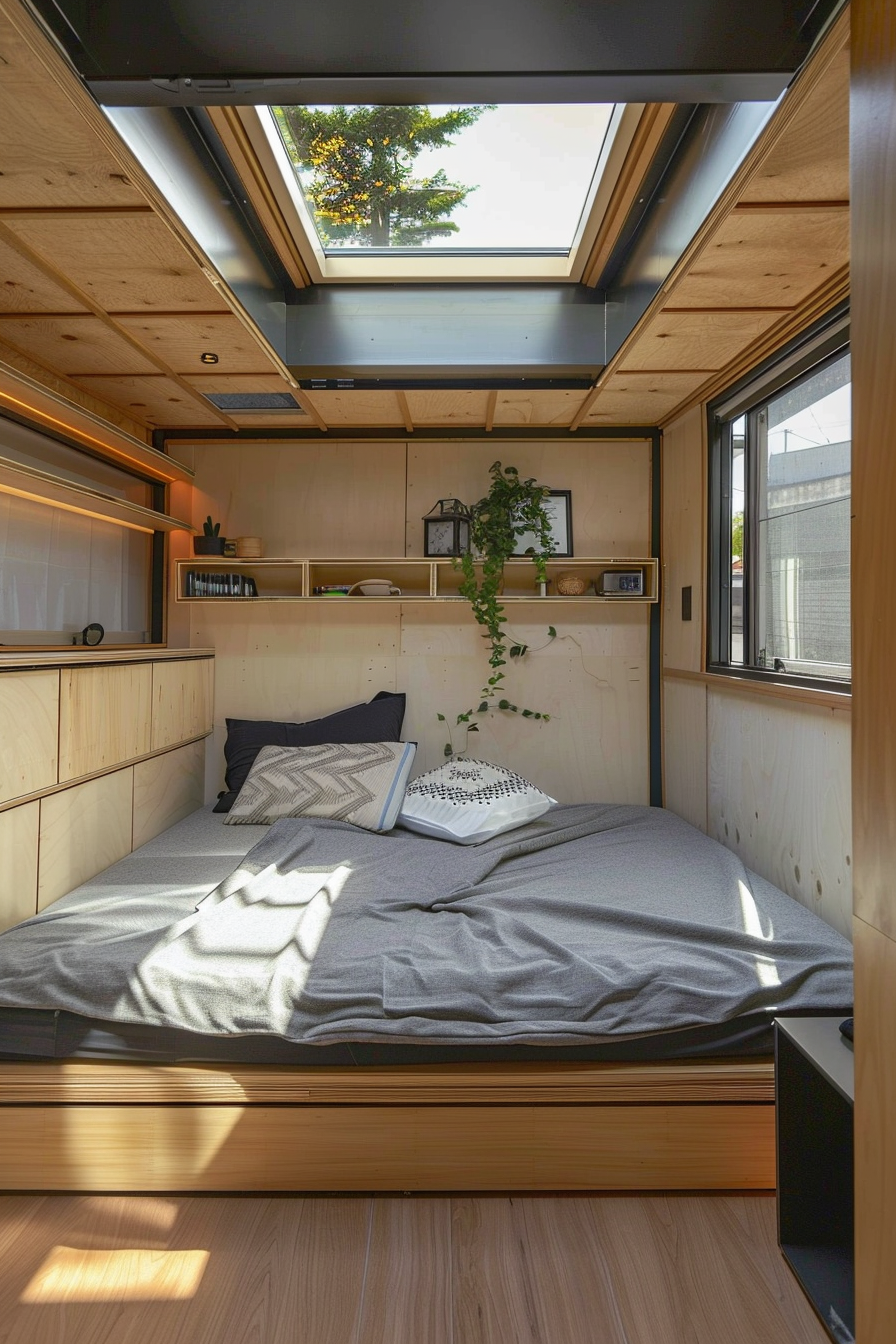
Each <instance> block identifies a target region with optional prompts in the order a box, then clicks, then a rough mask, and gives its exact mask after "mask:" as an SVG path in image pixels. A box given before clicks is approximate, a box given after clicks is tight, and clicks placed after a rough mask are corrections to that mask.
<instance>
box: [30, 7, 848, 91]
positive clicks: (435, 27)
mask: <svg viewBox="0 0 896 1344" xmlns="http://www.w3.org/2000/svg"><path fill="white" fill-rule="evenodd" d="M33 2H34V4H35V7H36V8H37V9H38V11H39V12H40V13H41V14H42V15H43V17H44V19H45V21H46V22H47V23H48V24H49V26H50V27H51V28H52V29H53V30H54V32H55V33H56V35H57V36H58V38H59V39H60V41H61V42H62V43H63V45H64V46H65V47H66V49H67V50H68V52H69V54H70V56H71V58H72V60H73V61H74V63H75V65H76V68H77V69H78V70H79V71H80V73H81V74H82V75H83V76H84V77H85V78H86V79H87V80H88V81H89V82H90V84H91V87H92V88H93V90H94V92H95V93H96V95H97V97H99V98H100V100H101V101H103V102H107V103H110V104H111V103H117V104H119V105H121V104H122V103H126V102H130V103H132V104H135V105H136V104H146V103H153V102H157V103H168V104H169V105H171V104H178V103H179V104H180V105H187V104H191V103H196V102H205V103H213V102H227V103H233V102H253V101H254V102H274V101H278V100H283V99H284V97H286V98H290V99H291V100H292V101H304V102H308V101H333V100H335V99H336V95H337V94H338V101H342V102H368V101H374V100H375V101H393V100H396V99H397V100H398V101H405V102H412V101H423V102H426V101H436V100H438V101H442V100H445V101H470V100H471V99H474V100H481V99H483V98H486V97H487V98H489V100H490V101H495V100H496V98H497V97H498V96H499V92H498V91H500V90H503V92H500V97H502V98H503V99H504V100H505V101H506V100H507V94H508V92H509V94H510V97H511V99H512V100H513V101H536V102H537V101H545V100H546V99H548V98H549V99H550V100H557V99H558V98H560V97H561V91H562V88H563V87H564V86H565V87H566V88H567V90H568V91H570V98H571V100H580V101H581V100H589V101H591V100H593V98H594V97H595V95H596V91H598V90H599V88H600V87H601V86H602V84H603V86H605V87H606V89H607V90H608V92H607V94H606V96H607V97H612V98H613V99H614V100H616V101H634V100H642V99H644V98H646V97H648V96H651V95H650V93H649V90H651V89H653V90H655V92H653V94H652V97H653V99H657V98H663V99H667V98H674V101H688V102H693V101H710V100H711V101H739V100H741V99H747V98H760V99H763V100H766V99H768V98H773V97H775V96H776V95H777V93H779V92H780V91H781V89H782V88H783V87H784V85H785V84H786V82H787V80H788V78H789V77H790V76H791V75H792V73H793V72H794V70H796V69H797V67H798V66H799V64H800V62H801V61H802V60H803V59H804V57H805V56H806V54H807V52H808V50H809V47H810V45H811V42H812V40H813V38H814V36H815V35H816V33H817V30H818V27H819V24H820V23H821V22H822V21H823V18H824V15H825V13H826V12H829V11H830V10H831V9H832V8H834V7H835V0H724V2H720V0H678V3H676V4H670V3H669V0H388V3H383V0H320V2H319V3H315V4H309V3H307V2H306V3H302V0H227V3H225V4H222V3H221V2H220V0H33ZM268 80H270V81H275V83H273V84H264V83H259V81H268ZM293 80H298V81H309V83H308V85H307V86H306V87H303V85H302V83H300V84H299V85H298V86H296V85H289V86H286V87H284V86H283V81H293ZM197 86H198V87H197ZM427 89H429V90H430V91H429V92H428V93H427ZM489 89H490V90H491V92H488V90H489ZM402 90H403V92H402ZM676 90H677V91H678V92H677V93H676ZM701 90H702V91H701ZM377 91H379V97H377V98H376V99H373V98H372V97H371V95H372V94H373V93H376V92H377ZM713 91H714V92H713ZM433 93H435V94H436V95H437V98H436V97H433V96H432V94H433ZM362 95H363V96H362ZM424 95H425V96H424ZM461 95H462V97H461ZM526 95H528V96H526Z"/></svg>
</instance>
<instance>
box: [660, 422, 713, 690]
mask: <svg viewBox="0 0 896 1344" xmlns="http://www.w3.org/2000/svg"><path fill="white" fill-rule="evenodd" d="M705 425H706V414H705V411H704V409H703V407H702V406H695V407H694V408H693V409H692V410H690V411H688V412H686V414H685V415H683V416H682V417H681V418H680V419H679V420H676V421H675V422H674V424H671V425H669V426H668V427H667V428H666V429H665V430H664V431H663V447H662V455H661V460H662V472H663V523H662V557H663V582H662V589H661V593H660V596H661V599H662V603H663V666H664V667H675V668H678V669H679V670H680V671H683V672H699V671H700V670H701V669H702V667H703V654H704V644H705V640H704V631H703V594H704V588H705V580H704V574H705V569H706V505H705V502H704V501H705V484H704V480H705V463H706V431H705ZM684 587H689V588H690V589H691V619H690V620H689V621H683V620H682V618H681V590H682V588H684Z"/></svg>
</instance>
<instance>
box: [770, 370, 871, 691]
mask: <svg viewBox="0 0 896 1344" xmlns="http://www.w3.org/2000/svg"><path fill="white" fill-rule="evenodd" d="M849 377H850V370H849V355H844V356H843V357H842V358H841V359H838V360H837V361H836V362H835V363H833V364H829V365H828V366H827V368H826V369H824V370H823V371H821V372H820V373H817V374H814V375H813V376H812V377H811V378H808V379H807V380H806V381H805V382H803V383H800V384H798V385H797V386H796V387H794V388H792V389H790V390H789V391H787V392H785V393H783V394H782V395H781V396H779V397H776V398H774V399H773V400H771V401H769V403H768V405H767V407H765V408H764V409H763V410H761V411H760V412H759V415H758V417H757V420H758V425H757V429H758V433H757V439H758V443H759V445H760V447H761V464H760V469H761V472H762V483H761V497H760V498H759V501H758V502H759V553H758V556H757V559H758V566H759V569H758V585H759V592H758V612H757V635H758V641H759V651H758V661H759V663H760V665H762V664H763V662H764V664H765V666H772V667H774V665H775V663H776V661H777V662H783V663H784V664H785V666H786V667H787V668H789V669H791V670H793V671H798V672H808V673H810V674H812V675H818V676H824V677H838V678H846V679H848V678H849V675H850V630H849V521H850V456H851V442H850V381H849Z"/></svg>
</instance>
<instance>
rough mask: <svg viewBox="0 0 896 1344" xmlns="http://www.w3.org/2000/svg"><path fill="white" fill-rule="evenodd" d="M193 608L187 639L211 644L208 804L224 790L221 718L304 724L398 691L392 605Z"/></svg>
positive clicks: (395, 618)
mask: <svg viewBox="0 0 896 1344" xmlns="http://www.w3.org/2000/svg"><path fill="white" fill-rule="evenodd" d="M191 610H192V642H193V644H194V645H197V646H208V647H214V649H215V712H214V736H213V738H212V740H211V741H210V742H209V750H208V776H207V783H206V800H207V801H210V800H211V799H213V798H214V797H215V796H216V794H217V793H218V792H219V790H220V789H223V787H224V739H225V736H226V730H225V724H224V720H225V718H227V717H230V718H240V719H285V720H289V721H292V722H303V721H304V720H306V719H317V718H320V717H321V716H322V715H324V714H331V713H333V712H334V711H335V710H337V709H345V708H346V707H347V706H348V705H354V704H359V703H360V702H361V701H364V700H370V699H371V698H372V697H373V696H374V695H376V693H377V691H394V690H396V689H397V687H396V684H395V683H396V655H397V653H398V648H399V638H400V624H401V618H400V608H399V607H398V606H397V605H396V606H392V605H390V606H388V607H386V606H382V605H377V606H375V607H371V608H367V607H362V606H352V607H351V608H350V609H345V610H343V611H340V612H338V613H337V612H336V611H334V610H332V609H331V608H330V607H327V608H325V609H322V610H318V609H316V608H315V607H314V606H312V605H311V604H310V603H295V604H293V603H284V604H282V605H277V604H276V603H264V604H258V605H252V604H246V605H242V604H239V605H236V604H233V603H227V604H222V605H221V606H215V604H214V603H213V602H208V603H197V604H196V605H195V606H194V607H193V608H192V609H191ZM405 736H407V734H405Z"/></svg>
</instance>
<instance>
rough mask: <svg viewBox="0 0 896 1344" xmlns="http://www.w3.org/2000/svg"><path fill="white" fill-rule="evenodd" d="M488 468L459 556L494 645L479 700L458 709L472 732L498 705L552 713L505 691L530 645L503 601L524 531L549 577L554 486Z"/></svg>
mask: <svg viewBox="0 0 896 1344" xmlns="http://www.w3.org/2000/svg"><path fill="white" fill-rule="evenodd" d="M489 472H490V474H491V486H490V488H489V492H488V494H487V495H484V496H483V498H482V499H480V500H479V501H478V503H476V504H473V505H472V506H471V508H470V510H469V514H470V549H469V551H467V552H466V554H464V555H462V556H459V557H457V558H456V559H455V561H454V564H455V567H456V568H458V569H460V571H461V574H462V578H461V582H460V593H461V596H462V597H465V598H466V599H467V601H468V602H469V603H470V607H471V608H472V611H473V615H474V617H475V618H476V620H477V621H478V622H479V624H480V625H481V626H482V637H483V639H485V640H487V641H488V648H489V656H488V666H489V671H490V675H489V677H488V680H487V681H486V683H485V685H484V686H483V687H482V690H481V691H480V693H479V703H478V705H477V706H476V707H474V708H470V709H467V710H464V712H463V713H461V714H458V716H457V720H456V726H463V727H464V728H465V729H466V730H467V731H468V732H474V733H475V732H478V731H479V725H478V724H477V723H476V722H475V717H476V716H477V715H480V714H488V713H490V712H492V711H493V710H502V711H504V712H505V713H509V714H521V715H522V716H523V718H525V719H540V720H542V721H544V722H546V721H547V720H548V719H550V717H551V716H550V714H544V713H542V712H541V711H540V710H534V709H521V708H520V706H519V705H515V704H513V702H512V701H510V700H509V699H507V698H506V696H504V695H503V694H502V690H503V687H502V682H503V681H504V672H503V671H502V669H503V668H504V667H506V666H507V661H508V658H521V657H522V656H523V654H525V652H526V645H525V644H521V643H519V642H518V641H517V640H510V641H508V638H507V633H506V631H505V629H504V626H505V625H506V622H507V617H506V615H505V614H504V607H503V605H502V603H501V601H500V596H501V592H502V590H503V586H504V565H505V563H506V562H507V560H509V559H510V557H511V556H512V555H514V554H517V553H518V552H517V545H518V541H519V538H520V537H521V536H523V535H524V534H525V533H532V534H534V536H535V539H536V544H535V545H534V546H530V547H529V548H528V550H527V551H526V555H528V556H531V559H532V563H533V565H534V567H535V579H536V582H537V583H544V582H545V581H546V579H547V565H546V562H547V560H548V558H549V557H550V555H551V554H552V553H553V550H554V540H553V534H552V531H551V519H550V517H549V515H548V513H547V510H546V509H545V507H544V501H545V499H546V498H547V496H548V495H549V494H550V488H549V487H548V486H546V485H539V484H538V482H537V481H536V480H535V478H534V477H533V476H529V477H527V478H526V479H525V480H524V479H523V478H522V477H521V476H520V473H519V471H518V470H517V468H516V467H502V465H501V463H500V462H493V463H492V465H491V467H490V468H489ZM556 634H557V632H556V630H555V629H554V627H553V626H550V627H549V628H548V638H549V640H550V639H554V638H555V637H556ZM438 717H439V720H440V721H441V722H442V723H446V722H447V720H446V717H445V715H444V714H440V715H439V716H438ZM449 732H450V730H449ZM454 754H455V752H454V747H453V745H452V743H451V742H450V741H449V742H446V743H445V755H446V756H453V755H454Z"/></svg>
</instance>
